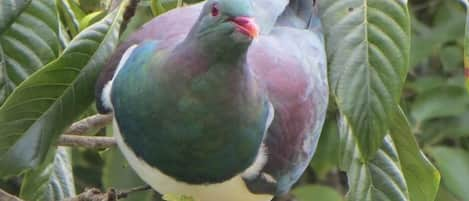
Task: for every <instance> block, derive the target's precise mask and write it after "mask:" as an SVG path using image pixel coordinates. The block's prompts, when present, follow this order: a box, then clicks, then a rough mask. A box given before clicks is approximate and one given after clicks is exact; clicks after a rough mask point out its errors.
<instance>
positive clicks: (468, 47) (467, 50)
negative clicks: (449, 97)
mask: <svg viewBox="0 0 469 201" xmlns="http://www.w3.org/2000/svg"><path fill="white" fill-rule="evenodd" d="M461 1H462V2H463V3H464V5H465V6H466V12H467V17H466V37H465V38H464V77H466V87H467V89H468V90H469V1H468V0H461Z"/></svg>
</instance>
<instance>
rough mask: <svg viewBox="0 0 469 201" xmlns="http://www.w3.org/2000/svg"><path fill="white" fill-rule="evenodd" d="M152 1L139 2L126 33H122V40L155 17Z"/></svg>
mask: <svg viewBox="0 0 469 201" xmlns="http://www.w3.org/2000/svg"><path fill="white" fill-rule="evenodd" d="M151 2H152V0H142V1H140V2H139V4H138V5H137V10H136V11H135V16H133V17H132V20H131V21H130V22H129V24H127V28H126V29H125V31H124V33H122V37H121V41H125V40H127V38H128V37H129V36H130V35H131V34H132V33H134V32H135V31H136V30H137V29H139V28H140V27H141V26H142V25H143V24H145V23H147V22H148V21H150V20H151V19H153V18H154V17H155V16H154V15H153V12H152V7H151Z"/></svg>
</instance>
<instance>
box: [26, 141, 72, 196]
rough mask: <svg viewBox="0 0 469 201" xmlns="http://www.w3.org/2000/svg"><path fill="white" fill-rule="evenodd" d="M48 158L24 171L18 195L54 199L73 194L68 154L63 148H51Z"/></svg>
mask: <svg viewBox="0 0 469 201" xmlns="http://www.w3.org/2000/svg"><path fill="white" fill-rule="evenodd" d="M47 158H48V159H47V160H45V161H44V163H43V164H41V165H40V166H39V167H37V168H35V169H34V170H32V171H29V172H28V173H26V175H25V176H24V179H23V184H22V186H21V192H20V197H21V198H22V199H24V200H34V201H55V200H63V199H64V198H68V197H72V196H75V186H74V182H73V174H72V166H71V161H70V155H69V153H68V152H67V150H66V149H65V148H59V149H58V150H57V152H55V151H53V150H51V152H50V154H48V157H47Z"/></svg>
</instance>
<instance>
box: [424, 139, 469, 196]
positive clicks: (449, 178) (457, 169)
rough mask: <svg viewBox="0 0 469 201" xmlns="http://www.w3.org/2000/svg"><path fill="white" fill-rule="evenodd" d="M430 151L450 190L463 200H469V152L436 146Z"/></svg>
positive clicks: (443, 180)
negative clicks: (468, 189)
mask: <svg viewBox="0 0 469 201" xmlns="http://www.w3.org/2000/svg"><path fill="white" fill-rule="evenodd" d="M430 153H431V155H432V157H433V158H434V159H435V161H436V165H437V166H438V168H439V170H440V171H441V175H442V182H443V183H444V184H445V186H447V187H448V190H449V191H450V192H451V193H453V194H454V195H456V196H457V197H458V198H460V199H462V200H469V194H468V192H467V187H468V186H469V152H468V151H466V150H463V149H459V148H449V147H435V148H432V149H431V150H430Z"/></svg>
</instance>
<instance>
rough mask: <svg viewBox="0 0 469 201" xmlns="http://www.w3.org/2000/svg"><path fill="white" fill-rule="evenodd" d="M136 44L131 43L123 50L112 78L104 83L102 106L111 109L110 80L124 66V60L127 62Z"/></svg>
mask: <svg viewBox="0 0 469 201" xmlns="http://www.w3.org/2000/svg"><path fill="white" fill-rule="evenodd" d="M137 46H138V45H132V46H130V47H129V48H127V50H126V51H125V52H124V54H123V55H122V59H121V60H120V61H119V65H117V68H116V71H115V72H114V75H113V76H112V79H111V80H109V82H107V83H106V84H105V85H104V88H103V92H102V93H101V101H102V102H103V106H104V107H106V108H107V109H111V110H112V103H111V90H112V82H113V81H114V79H115V78H116V76H117V74H118V73H119V71H120V70H121V69H122V67H123V66H124V64H125V62H127V60H128V59H129V57H130V55H131V54H132V52H133V51H134V50H135V48H136V47H137Z"/></svg>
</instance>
